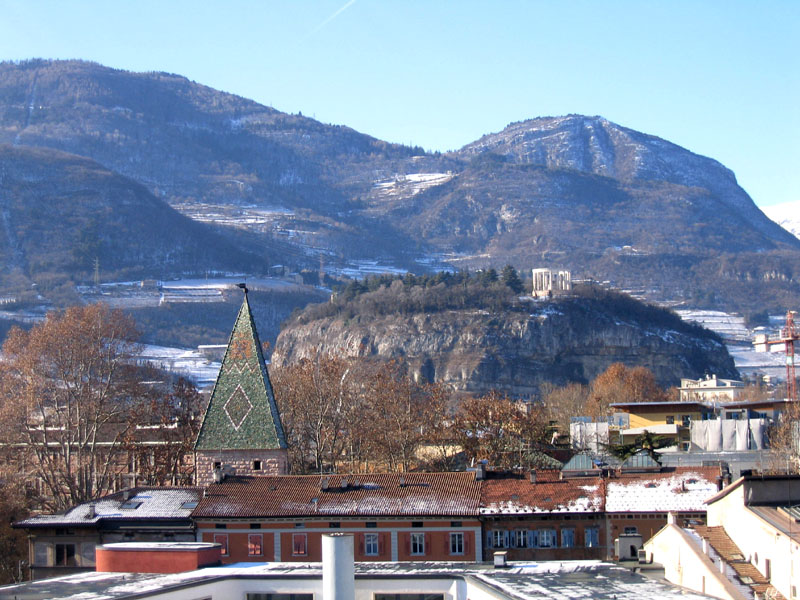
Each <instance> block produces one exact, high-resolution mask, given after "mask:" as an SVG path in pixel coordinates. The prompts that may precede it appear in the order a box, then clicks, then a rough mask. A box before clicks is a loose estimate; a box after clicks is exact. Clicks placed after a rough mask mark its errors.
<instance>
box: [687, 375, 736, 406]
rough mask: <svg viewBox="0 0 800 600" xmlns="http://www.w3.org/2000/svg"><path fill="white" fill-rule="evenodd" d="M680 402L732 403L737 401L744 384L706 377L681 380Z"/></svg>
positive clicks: (713, 376)
mask: <svg viewBox="0 0 800 600" xmlns="http://www.w3.org/2000/svg"><path fill="white" fill-rule="evenodd" d="M679 389H680V399H681V402H708V403H712V402H733V401H734V400H738V399H739V395H740V394H741V393H742V390H743V389H744V383H743V382H741V381H738V380H736V379H720V378H718V377H717V376H716V375H708V376H706V377H705V378H704V379H696V380H695V379H681V387H680V388H679Z"/></svg>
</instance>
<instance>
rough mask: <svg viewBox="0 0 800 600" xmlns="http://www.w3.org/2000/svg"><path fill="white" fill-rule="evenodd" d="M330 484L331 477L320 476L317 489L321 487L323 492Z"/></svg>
mask: <svg viewBox="0 0 800 600" xmlns="http://www.w3.org/2000/svg"><path fill="white" fill-rule="evenodd" d="M330 484H331V478H330V477H323V478H321V479H320V480H319V489H321V490H322V491H323V492H324V491H327V489H328V486H329V485H330Z"/></svg>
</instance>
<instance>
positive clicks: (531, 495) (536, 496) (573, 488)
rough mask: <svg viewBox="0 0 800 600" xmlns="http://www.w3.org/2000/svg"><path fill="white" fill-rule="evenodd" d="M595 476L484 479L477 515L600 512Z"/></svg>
mask: <svg viewBox="0 0 800 600" xmlns="http://www.w3.org/2000/svg"><path fill="white" fill-rule="evenodd" d="M601 483H602V480H601V479H600V478H599V477H575V478H565V479H563V480H561V479H559V472H558V471H538V472H537V477H536V483H531V482H530V479H528V478H527V477H525V478H520V477H505V478H498V479H487V480H486V481H484V482H483V487H482V491H481V514H482V515H491V514H528V513H547V512H555V513H566V512H571V513H585V512H601V511H602V510H603V492H602V485H601Z"/></svg>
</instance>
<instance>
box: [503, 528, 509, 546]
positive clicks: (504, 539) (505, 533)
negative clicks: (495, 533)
mask: <svg viewBox="0 0 800 600" xmlns="http://www.w3.org/2000/svg"><path fill="white" fill-rule="evenodd" d="M503 548H508V530H505V531H504V532H503Z"/></svg>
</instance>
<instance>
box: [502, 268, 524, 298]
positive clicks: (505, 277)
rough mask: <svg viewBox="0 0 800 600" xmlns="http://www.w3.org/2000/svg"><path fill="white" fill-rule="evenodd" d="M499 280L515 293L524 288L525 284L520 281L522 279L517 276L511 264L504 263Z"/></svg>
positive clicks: (519, 292)
mask: <svg viewBox="0 0 800 600" xmlns="http://www.w3.org/2000/svg"><path fill="white" fill-rule="evenodd" d="M500 280H501V281H502V282H503V283H504V284H505V285H506V286H507V287H509V288H511V290H512V291H513V292H514V293H515V294H521V293H522V292H523V291H524V290H525V286H524V285H523V283H522V280H521V279H520V278H519V274H518V273H517V270H516V269H515V268H514V267H512V266H511V265H506V266H505V267H503V270H502V272H501V273H500Z"/></svg>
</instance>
